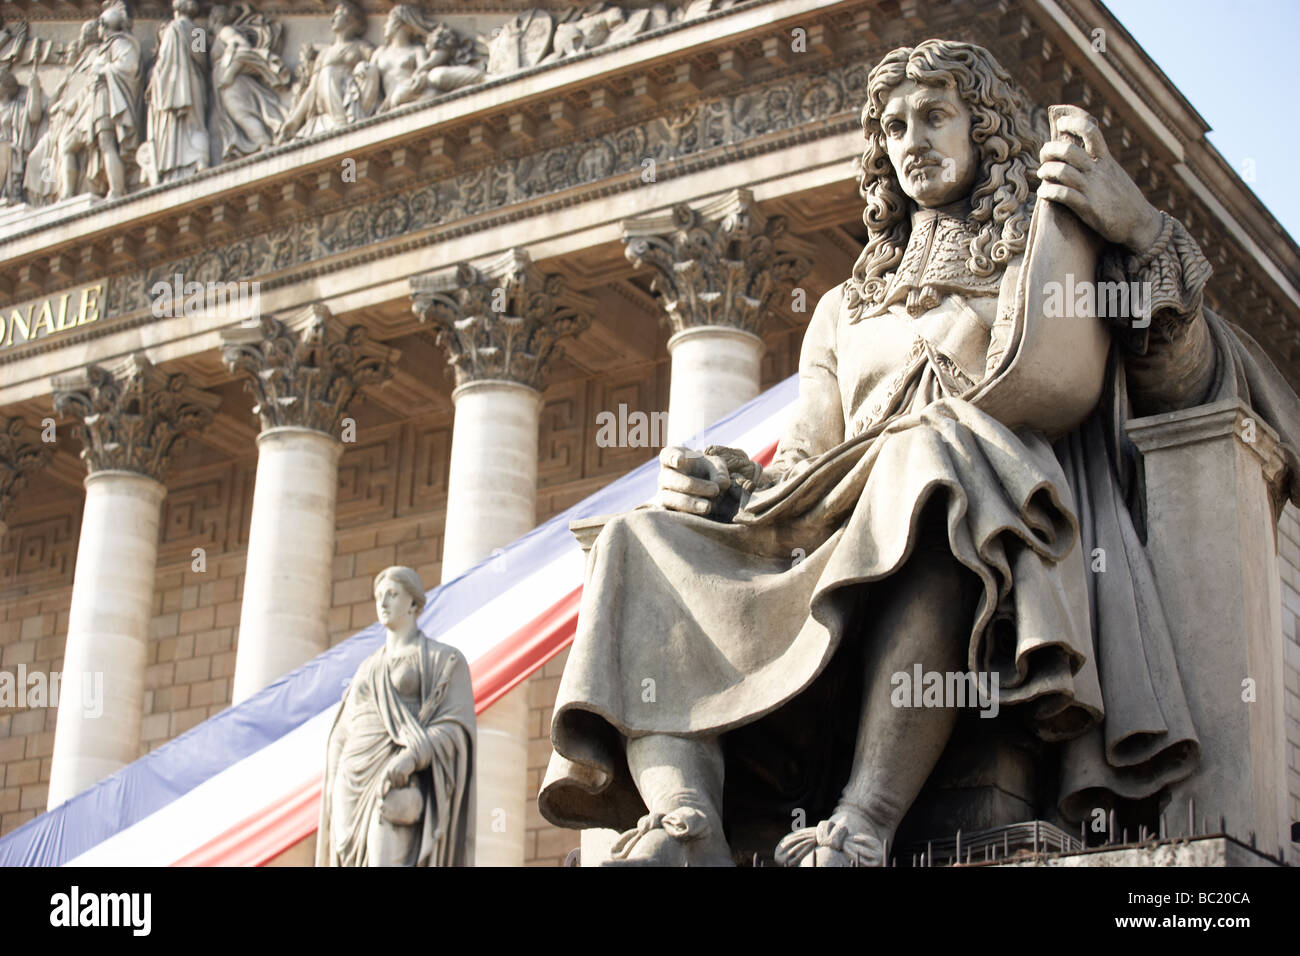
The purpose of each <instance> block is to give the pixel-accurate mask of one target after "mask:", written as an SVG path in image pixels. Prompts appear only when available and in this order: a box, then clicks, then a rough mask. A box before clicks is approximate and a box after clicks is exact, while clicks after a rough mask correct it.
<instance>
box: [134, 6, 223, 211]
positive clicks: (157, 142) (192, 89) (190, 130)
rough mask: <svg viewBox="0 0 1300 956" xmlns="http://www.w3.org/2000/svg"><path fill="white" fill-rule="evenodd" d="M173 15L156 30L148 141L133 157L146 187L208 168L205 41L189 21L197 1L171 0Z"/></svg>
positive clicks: (147, 96)
mask: <svg viewBox="0 0 1300 956" xmlns="http://www.w3.org/2000/svg"><path fill="white" fill-rule="evenodd" d="M172 12H173V16H172V19H171V20H169V21H168V22H167V23H165V24H163V25H162V26H161V27H159V30H158V56H157V58H156V59H155V60H154V64H153V73H152V75H151V76H150V77H149V86H148V88H147V89H146V91H145V103H146V118H147V120H148V124H149V126H148V138H147V139H146V140H145V145H144V147H143V148H142V149H141V153H140V154H139V156H138V158H139V160H140V169H141V170H142V171H143V173H144V175H145V178H146V179H147V180H148V181H149V184H150V185H151V186H156V185H157V184H158V183H169V182H174V181H176V180H178V179H181V178H183V177H185V176H192V175H194V174H195V173H196V172H198V171H199V170H201V169H207V168H208V166H209V165H211V158H210V150H211V144H210V141H209V138H208V121H207V117H208V53H207V42H206V37H205V35H204V33H203V31H202V30H201V29H200V28H199V27H198V26H197V25H196V24H195V22H194V19H193V18H194V17H197V16H198V15H199V4H198V0H172Z"/></svg>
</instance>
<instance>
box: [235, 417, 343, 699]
mask: <svg viewBox="0 0 1300 956" xmlns="http://www.w3.org/2000/svg"><path fill="white" fill-rule="evenodd" d="M342 450H343V446H342V444H341V443H340V442H339V440H338V439H337V438H335V437H334V436H332V435H326V434H325V433H324V432H318V431H316V430H315V429H312V428H297V427H293V426H286V427H281V428H270V429H267V430H265V431H263V432H262V433H261V434H260V435H258V436H257V484H256V486H255V487H254V489H253V515H252V520H251V522H250V525H249V535H248V562H247V564H246V566H245V569H244V600H243V604H242V605H241V607H240V615H239V650H238V652H237V653H236V655H235V676H234V682H233V689H232V692H231V697H232V700H233V702H234V703H239V702H240V701H242V700H247V699H248V698H249V697H251V696H253V694H256V693H257V692H258V691H259V690H261V689H262V688H263V687H265V686H267V685H268V684H270V683H271V682H272V681H274V680H276V679H277V678H279V677H283V676H284V675H285V674H287V673H289V672H290V671H291V670H293V669H294V668H296V667H299V666H301V665H302V664H305V663H306V662H307V661H309V660H311V659H312V658H313V657H315V656H316V655H317V654H320V653H321V652H323V651H325V650H327V649H328V648H329V608H330V592H331V586H332V583H333V577H334V574H333V565H334V521H335V507H334V506H335V502H336V500H337V498H338V484H339V474H338V467H339V455H340V453H341V452H342Z"/></svg>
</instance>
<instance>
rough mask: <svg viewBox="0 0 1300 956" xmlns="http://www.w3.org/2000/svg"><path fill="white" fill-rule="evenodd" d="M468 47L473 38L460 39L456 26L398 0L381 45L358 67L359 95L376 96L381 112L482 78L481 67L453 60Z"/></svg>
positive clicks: (386, 25)
mask: <svg viewBox="0 0 1300 956" xmlns="http://www.w3.org/2000/svg"><path fill="white" fill-rule="evenodd" d="M472 49H473V41H472V40H471V41H469V42H468V43H467V44H465V43H462V42H461V40H460V38H459V36H458V35H457V34H456V31H455V30H453V29H451V28H450V27H448V26H446V25H445V24H442V23H439V22H438V21H436V20H434V19H433V18H432V17H430V16H429V15H428V14H426V13H425V12H424V11H422V10H421V9H420V8H419V7H416V6H412V5H411V4H409V3H401V4H398V5H397V6H395V7H393V9H392V10H391V11H390V12H389V14H388V22H387V23H386V24H385V25H384V44H383V46H381V47H379V48H378V49H377V50H375V52H374V54H373V55H372V56H371V57H370V63H369V64H368V65H367V67H366V68H363V69H362V70H361V71H359V72H360V74H361V83H362V86H363V89H364V93H363V99H365V100H366V101H368V102H378V103H379V111H380V112H383V111H384V110H391V109H396V108H397V107H399V106H405V105H406V104H407V103H415V102H418V101H420V100H427V99H433V98H434V97H435V96H437V95H438V94H440V93H448V92H450V91H452V90H456V89H460V87H462V86H469V85H471V84H473V83H481V82H482V81H483V79H484V76H485V74H484V72H483V70H481V69H479V68H477V67H475V66H470V65H468V64H467V63H460V62H456V61H457V60H458V59H466V54H467V51H469V52H472Z"/></svg>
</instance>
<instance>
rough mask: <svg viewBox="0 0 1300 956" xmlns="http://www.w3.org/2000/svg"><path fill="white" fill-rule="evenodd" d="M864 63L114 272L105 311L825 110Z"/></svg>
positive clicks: (862, 77) (845, 97)
mask: <svg viewBox="0 0 1300 956" xmlns="http://www.w3.org/2000/svg"><path fill="white" fill-rule="evenodd" d="M867 71H868V66H867V65H866V64H861V63H851V64H847V65H844V66H840V67H832V68H831V69H829V70H826V69H822V70H813V71H809V72H807V73H804V74H786V75H785V76H783V77H782V78H781V79H779V80H776V81H773V82H771V83H768V84H766V85H763V86H759V87H756V88H755V89H753V90H751V91H749V92H746V93H742V94H741V95H739V96H728V97H721V98H719V99H717V100H713V101H707V102H702V103H697V104H693V105H691V106H689V107H687V108H684V109H683V110H680V111H677V112H675V113H673V114H671V115H670V116H669V117H667V118H661V119H653V120H649V121H645V122H640V123H633V124H629V125H627V126H625V127H623V128H621V129H619V130H616V131H614V132H612V133H608V134H606V135H604V136H598V137H594V138H589V139H582V140H578V141H574V142H570V143H566V144H563V145H557V146H554V147H551V148H548V149H544V150H542V151H540V152H538V153H534V154H530V155H525V156H520V157H516V158H511V159H502V160H499V161H497V162H494V163H491V164H489V165H486V166H483V167H480V168H477V169H471V170H466V171H464V172H462V173H458V174H456V175H453V176H450V177H448V178H446V179H442V180H439V181H437V182H433V183H427V184H422V185H418V186H415V187H412V188H409V189H407V190H404V191H401V192H398V193H395V194H393V195H391V196H388V197H386V198H383V199H380V200H374V199H371V200H369V201H367V202H366V203H365V204H364V205H359V206H357V207H355V208H352V209H345V210H341V211H338V212H329V213H325V214H324V215H322V216H319V217H315V218H310V219H307V220H304V221H301V222H298V223H294V224H287V225H284V226H282V227H278V228H275V229H272V230H270V231H268V232H266V233H263V234H261V235H259V236H254V237H250V238H246V239H240V240H238V241H236V242H231V243H228V244H225V245H223V246H221V247H219V248H215V249H209V250H204V251H203V252H199V253H195V254H193V255H190V256H186V257H183V258H180V259H175V260H170V261H168V262H166V263H164V264H160V265H158V266H155V267H153V268H150V269H148V270H142V271H140V272H136V273H133V274H131V275H128V276H123V277H121V278H120V279H116V278H115V280H114V283H113V285H112V286H111V287H110V290H109V300H108V307H107V308H108V314H109V315H120V314H123V313H126V312H131V311H134V310H136V309H139V308H142V307H143V306H145V305H147V304H148V290H149V288H150V287H152V285H153V283H154V282H157V281H160V280H163V279H168V280H169V279H170V277H171V276H173V275H175V274H176V273H177V272H181V273H183V274H184V275H186V276H191V275H193V276H195V277H196V278H197V279H198V280H199V281H207V277H211V278H212V279H213V280H214V281H215V280H216V279H218V278H220V279H228V278H230V277H232V276H248V277H253V276H258V275H263V274H266V273H269V272H276V271H280V270H283V269H287V268H291V267H293V266H300V265H305V264H307V263H310V262H312V261H314V260H316V259H320V258H323V257H325V256H329V255H335V254H338V253H342V252H349V251H352V250H355V249H361V248H364V247H366V246H369V245H373V244H375V243H379V242H384V241H386V240H389V239H393V238H396V237H398V236H402V235H407V234H410V233H413V232H418V231H419V230H422V229H427V228H430V227H432V226H436V225H438V224H439V223H443V222H452V221H455V220H457V219H461V218H464V217H467V216H473V215H476V214H479V213H482V212H485V211H487V210H490V209H493V208H498V207H501V206H507V205H511V204H513V203H518V202H523V201H526V200H528V199H534V198H537V197H540V196H545V195H548V194H551V193H555V192H559V191H561V190H565V189H571V188H573V187H575V186H581V185H585V184H589V183H595V182H599V181H601V180H604V179H607V178H609V177H611V176H615V175H618V174H620V173H625V172H629V171H632V170H637V171H640V170H641V169H643V168H644V167H643V165H642V164H643V161H644V160H645V159H647V158H649V159H653V160H654V161H655V162H656V164H658V165H662V164H664V163H666V162H669V161H672V160H677V159H681V158H684V157H689V156H692V155H695V154H698V153H700V152H703V151H705V150H708V149H712V148H715V147H719V146H724V145H734V144H738V143H742V142H745V141H746V140H749V139H751V138H754V137H756V136H760V135H764V134H768V133H773V132H779V131H781V130H787V129H791V128H793V127H795V126H798V125H801V124H803V123H808V122H813V121H817V120H822V119H826V118H828V117H829V116H831V115H834V113H835V112H836V111H838V107H839V104H840V103H842V102H847V101H850V100H852V99H854V98H857V97H859V96H860V95H861V93H862V91H863V90H865V88H866V77H867Z"/></svg>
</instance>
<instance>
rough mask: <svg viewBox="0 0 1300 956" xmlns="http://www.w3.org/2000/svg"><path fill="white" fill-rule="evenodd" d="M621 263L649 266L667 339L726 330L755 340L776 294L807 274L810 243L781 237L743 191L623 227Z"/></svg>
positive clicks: (778, 222)
mask: <svg viewBox="0 0 1300 956" xmlns="http://www.w3.org/2000/svg"><path fill="white" fill-rule="evenodd" d="M623 241H624V242H625V243H626V244H627V249H626V250H625V252H626V255H627V258H628V260H629V261H630V262H631V263H632V264H633V265H635V266H636V267H637V268H638V269H639V268H641V267H642V266H645V265H649V266H650V267H651V268H652V269H654V272H655V275H654V279H653V280H652V282H651V288H652V289H654V290H655V291H656V292H658V293H659V294H660V295H661V296H662V297H663V300H664V309H665V310H666V312H667V314H668V322H669V324H670V325H671V327H672V330H673V332H674V333H678V332H682V331H683V330H685V329H689V328H697V327H701V326H729V327H731V328H735V329H740V330H741V331H744V332H750V333H752V334H754V335H759V334H760V332H761V328H762V324H763V320H764V318H766V316H767V314H768V312H770V311H771V309H772V306H773V303H774V301H775V299H776V296H777V293H779V292H780V291H781V289H782V288H783V287H786V286H793V285H794V284H795V283H797V282H798V281H799V280H800V279H802V278H803V277H804V276H805V275H807V274H808V272H809V271H810V270H811V269H812V259H813V255H814V249H813V247H812V245H811V244H809V243H807V242H804V241H803V240H802V239H799V238H798V237H796V236H791V235H788V234H787V233H786V220H785V217H784V216H767V215H764V213H763V212H762V210H760V209H759V208H758V205H757V203H755V202H754V196H753V194H752V193H751V192H750V191H749V190H748V189H733V190H732V191H731V192H729V193H726V194H724V195H722V196H719V197H717V198H715V199H711V200H709V201H708V202H706V203H702V204H699V205H696V206H688V205H685V204H680V205H677V206H674V207H673V208H672V209H671V210H670V211H668V212H660V213H655V214H653V215H649V216H642V217H638V218H636V219H627V220H624V222H623Z"/></svg>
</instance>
